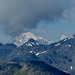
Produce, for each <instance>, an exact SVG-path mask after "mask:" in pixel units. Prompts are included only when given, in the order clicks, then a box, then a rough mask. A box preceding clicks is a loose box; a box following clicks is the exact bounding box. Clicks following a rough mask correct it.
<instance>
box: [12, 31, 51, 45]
mask: <svg viewBox="0 0 75 75" xmlns="http://www.w3.org/2000/svg"><path fill="white" fill-rule="evenodd" d="M31 38H32V39H34V40H36V41H38V42H39V43H41V44H45V45H47V44H50V43H51V42H50V41H48V40H47V39H44V38H43V37H37V36H36V35H34V34H32V33H31V32H25V33H21V34H20V35H18V36H16V37H15V38H14V39H12V40H11V43H14V44H15V45H17V46H20V45H22V44H24V43H26V42H27V41H28V40H29V39H31Z"/></svg>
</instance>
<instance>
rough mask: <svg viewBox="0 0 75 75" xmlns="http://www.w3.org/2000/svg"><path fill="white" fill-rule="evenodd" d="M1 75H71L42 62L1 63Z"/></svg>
mask: <svg viewBox="0 0 75 75" xmlns="http://www.w3.org/2000/svg"><path fill="white" fill-rule="evenodd" d="M0 75H70V74H67V73H65V72H62V71H60V70H58V69H56V68H54V67H52V66H50V65H47V64H45V63H44V62H42V61H30V62H26V63H23V62H21V63H14V62H8V63H4V62H0Z"/></svg>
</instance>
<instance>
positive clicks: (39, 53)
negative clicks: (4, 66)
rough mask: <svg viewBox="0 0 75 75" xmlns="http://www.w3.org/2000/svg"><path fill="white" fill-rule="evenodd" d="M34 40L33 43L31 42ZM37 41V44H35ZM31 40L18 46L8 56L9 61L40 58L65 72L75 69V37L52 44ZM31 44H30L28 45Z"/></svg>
mask: <svg viewBox="0 0 75 75" xmlns="http://www.w3.org/2000/svg"><path fill="white" fill-rule="evenodd" d="M31 42H32V43H31ZM33 43H35V45H33ZM36 43H37V41H36V40H33V39H31V40H29V41H27V42H26V43H24V44H23V45H21V46H19V47H17V48H15V49H14V51H12V52H11V53H10V54H9V55H8V56H7V58H6V60H7V61H29V60H30V61H31V60H34V61H35V60H36V61H37V60H40V61H44V62H45V63H47V64H49V65H52V66H54V67H56V68H58V69H60V70H62V71H64V72H68V73H71V72H72V71H73V70H75V67H74V65H75V37H74V35H73V37H72V38H65V39H63V40H60V41H58V42H55V43H52V44H50V45H42V44H38V45H37V44H36ZM28 44H30V45H28Z"/></svg>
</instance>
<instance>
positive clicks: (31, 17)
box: [0, 0, 70, 36]
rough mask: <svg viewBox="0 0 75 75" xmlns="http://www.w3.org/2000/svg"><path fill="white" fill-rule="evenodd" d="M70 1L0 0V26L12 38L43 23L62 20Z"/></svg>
mask: <svg viewBox="0 0 75 75" xmlns="http://www.w3.org/2000/svg"><path fill="white" fill-rule="evenodd" d="M69 1H70V0H0V25H2V26H3V27H4V30H5V32H6V33H7V34H8V35H11V36H14V35H16V34H18V33H19V32H21V31H22V30H24V29H25V28H36V27H37V24H38V23H39V22H40V21H41V20H43V21H56V20H58V19H60V18H63V12H64V10H66V9H68V5H69Z"/></svg>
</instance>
